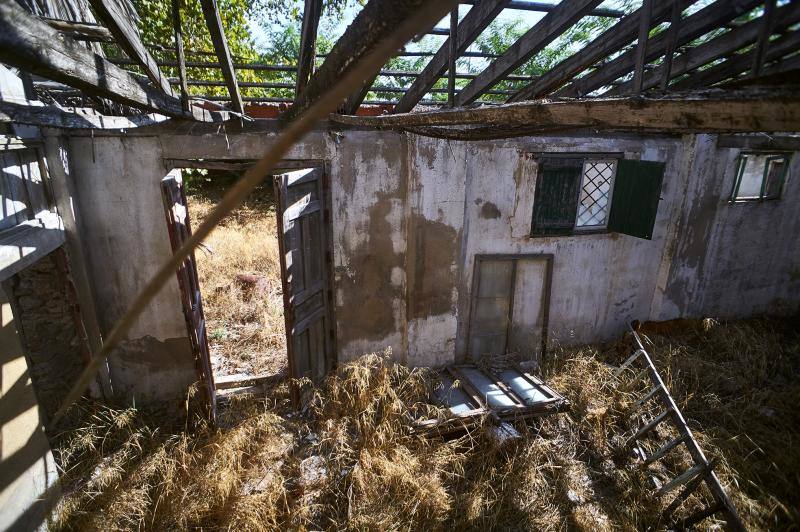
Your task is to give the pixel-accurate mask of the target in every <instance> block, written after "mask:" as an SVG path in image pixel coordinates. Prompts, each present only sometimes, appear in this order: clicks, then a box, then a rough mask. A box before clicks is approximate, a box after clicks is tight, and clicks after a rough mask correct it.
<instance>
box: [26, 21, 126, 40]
mask: <svg viewBox="0 0 800 532" xmlns="http://www.w3.org/2000/svg"><path fill="white" fill-rule="evenodd" d="M41 19H42V20H43V21H45V22H46V23H47V24H48V25H49V26H50V27H51V28H55V29H57V30H58V31H60V32H61V33H63V34H64V35H66V36H68V37H71V38H73V39H75V40H76V41H89V42H113V41H114V36H113V35H112V34H111V32H110V31H108V28H106V27H104V26H101V25H99V24H93V23H91V22H76V21H72V20H61V19H57V18H47V17H41Z"/></svg>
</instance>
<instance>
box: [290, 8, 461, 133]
mask: <svg viewBox="0 0 800 532" xmlns="http://www.w3.org/2000/svg"><path fill="white" fill-rule="evenodd" d="M427 3H428V2H425V1H424V0H403V1H402V2H401V1H400V0H370V2H368V3H367V5H366V6H364V9H362V10H361V11H360V12H359V13H358V15H356V18H355V20H354V21H353V23H352V24H350V27H349V28H348V31H347V32H345V34H344V35H343V36H342V38H340V39H339V40H338V41H336V44H334V46H333V49H332V50H331V51H330V53H329V54H328V55H327V56H326V57H325V61H324V62H323V63H322V65H320V67H319V68H318V69H317V70H316V72H314V74H313V75H312V76H311V79H310V80H309V82H308V85H307V86H306V90H305V91H303V93H302V94H300V95H299V98H298V99H297V101H296V102H295V104H294V105H293V106H292V107H291V108H290V109H289V110H288V111H287V112H286V113H284V115H283V117H284V119H289V118H292V117H294V116H297V115H298V114H299V113H301V112H302V111H303V110H304V109H306V108H307V107H308V106H309V105H310V103H311V102H313V101H314V100H316V99H317V98H320V97H321V95H322V94H324V93H325V91H327V90H329V89H330V87H331V86H332V85H333V84H334V83H335V82H336V80H337V79H338V77H340V76H342V75H343V73H346V72H348V70H349V69H350V68H352V66H353V65H354V64H356V63H357V62H358V61H359V60H360V59H361V58H363V57H364V56H365V55H367V54H368V53H369V52H370V51H371V49H372V47H373V46H374V45H375V44H376V43H377V42H380V40H381V39H383V38H384V37H385V36H386V35H388V34H390V33H392V32H393V31H395V29H396V27H397V25H398V24H401V23H402V22H403V17H404V16H405V15H401V13H402V12H403V10H404V9H405V7H406V6H408V5H414V6H417V8H418V9H419V8H421V6H423V5H425V4H427ZM435 3H436V4H444V3H445V2H444V1H443V0H438V1H437V2H435ZM446 3H447V4H448V5H455V4H454V3H453V2H452V1H451V0H447V2H446ZM401 4H402V5H401ZM366 21H369V23H366ZM351 30H352V31H351ZM425 30H426V28H420V31H419V33H418V34H423V33H425ZM379 71H380V68H376V69H375V70H374V71H373V72H366V73H365V75H364V78H363V84H362V86H361V89H360V90H358V91H354V92H353V93H352V94H351V96H350V98H348V100H347V104H346V106H345V109H350V108H353V109H357V108H358V105H360V104H361V101H363V98H364V95H366V93H367V91H368V90H369V87H370V86H371V85H372V82H373V80H374V79H375V77H376V76H377V74H378V72H379ZM351 106H353V107H351Z"/></svg>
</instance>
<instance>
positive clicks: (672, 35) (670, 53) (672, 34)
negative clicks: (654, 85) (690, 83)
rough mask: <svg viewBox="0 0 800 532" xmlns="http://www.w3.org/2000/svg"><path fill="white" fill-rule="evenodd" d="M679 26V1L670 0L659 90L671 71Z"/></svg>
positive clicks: (663, 87)
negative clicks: (670, 13) (670, 7)
mask: <svg viewBox="0 0 800 532" xmlns="http://www.w3.org/2000/svg"><path fill="white" fill-rule="evenodd" d="M680 27H681V2H680V0H672V18H671V19H670V21H669V33H668V34H667V49H666V51H665V52H664V63H663V67H664V68H662V69H661V71H662V74H661V90H666V89H667V85H669V79H670V77H671V75H670V74H671V72H672V60H673V59H674V58H675V47H676V46H677V44H678V32H679V31H680Z"/></svg>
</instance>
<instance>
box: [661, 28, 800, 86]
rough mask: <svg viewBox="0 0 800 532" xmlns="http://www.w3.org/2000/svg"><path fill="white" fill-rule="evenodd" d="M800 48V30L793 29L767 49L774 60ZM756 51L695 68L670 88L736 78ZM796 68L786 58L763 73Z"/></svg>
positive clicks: (768, 59) (748, 65)
mask: <svg viewBox="0 0 800 532" xmlns="http://www.w3.org/2000/svg"><path fill="white" fill-rule="evenodd" d="M798 49H800V32H798V31H793V32H790V33H788V34H786V35H784V36H783V37H780V38H778V39H775V40H774V41H772V42H771V43H770V46H769V49H768V50H767V56H766V59H767V61H774V60H777V59H781V58H782V57H783V56H784V55H787V54H790V53H792V52H795V51H797V50H798ZM754 55H755V51H753V50H750V51H749V52H746V53H743V54H735V55H734V56H733V57H731V58H730V59H727V60H725V61H723V62H721V63H718V64H716V65H714V66H712V67H710V68H705V69H703V70H695V71H694V72H691V73H690V74H689V76H687V77H685V78H683V79H681V80H678V81H676V82H675V83H673V84H672V85H671V86H670V88H671V89H673V90H687V89H694V88H698V87H710V86H712V85H714V84H715V83H719V82H721V81H725V80H727V79H731V78H735V77H736V76H738V75H739V74H741V73H743V72H746V71H747V69H748V68H750V66H751V65H752V59H753V56H754ZM787 67H789V68H792V69H793V68H796V67H795V66H794V62H793V60H792V59H785V60H783V61H781V62H779V63H778V64H777V65H774V66H771V67H767V68H766V69H765V70H764V72H763V74H765V75H770V74H773V73H778V72H783V71H785V70H784V69H785V68H787Z"/></svg>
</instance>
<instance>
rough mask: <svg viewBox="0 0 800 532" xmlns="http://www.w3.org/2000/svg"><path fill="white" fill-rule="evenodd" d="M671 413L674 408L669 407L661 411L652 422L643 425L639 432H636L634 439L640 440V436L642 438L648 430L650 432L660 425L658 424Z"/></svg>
mask: <svg viewBox="0 0 800 532" xmlns="http://www.w3.org/2000/svg"><path fill="white" fill-rule="evenodd" d="M671 413H672V409H669V408H668V409H666V410H664V411H663V412H661V413H660V414H659V415H658V416H657V417H656V418H655V419H653V420H652V421H651V422H650V423H648V424H647V425H645V426H644V427H642V428H641V429H640V430H639V432H637V433H636V435H635V436H634V437H633V439H634V440H638V439H639V438H641V437H642V436H644V435H645V434H647V433H648V432H650V431H651V430H653V429H654V428H656V427H657V426H658V424H659V423H661V422H662V421H664V420H665V419H666V418H667V416H668V415H670V414H671Z"/></svg>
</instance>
